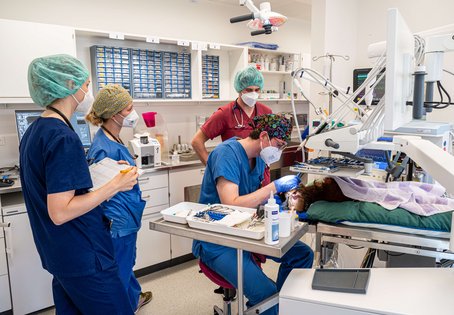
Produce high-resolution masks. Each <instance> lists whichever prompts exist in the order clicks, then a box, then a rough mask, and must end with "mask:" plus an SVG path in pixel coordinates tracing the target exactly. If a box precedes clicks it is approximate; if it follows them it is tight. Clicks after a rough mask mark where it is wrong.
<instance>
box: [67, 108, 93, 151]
mask: <svg viewBox="0 0 454 315" xmlns="http://www.w3.org/2000/svg"><path fill="white" fill-rule="evenodd" d="M70 121H71V125H73V128H74V130H75V131H76V133H77V135H78V136H79V138H80V141H81V142H82V145H83V146H84V148H89V147H90V145H91V138H90V126H89V125H88V123H87V121H86V120H85V115H84V114H82V113H74V114H73V116H72V117H71V119H70Z"/></svg>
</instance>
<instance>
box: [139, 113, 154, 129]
mask: <svg viewBox="0 0 454 315" xmlns="http://www.w3.org/2000/svg"><path fill="white" fill-rule="evenodd" d="M156 114H157V112H147V113H142V117H143V121H144V122H145V125H146V126H147V127H148V128H153V127H154V126H156Z"/></svg>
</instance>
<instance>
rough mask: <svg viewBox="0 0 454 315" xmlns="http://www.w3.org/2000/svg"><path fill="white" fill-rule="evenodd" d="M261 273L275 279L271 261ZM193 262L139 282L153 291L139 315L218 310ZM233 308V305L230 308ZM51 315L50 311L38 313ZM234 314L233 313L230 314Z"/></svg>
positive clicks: (188, 314) (211, 286)
mask: <svg viewBox="0 0 454 315" xmlns="http://www.w3.org/2000/svg"><path fill="white" fill-rule="evenodd" d="M262 266H263V270H264V271H265V273H266V274H267V275H268V277H270V278H271V279H273V280H275V279H276V275H277V270H278V266H279V265H278V264H276V263H275V262H273V261H272V260H267V262H266V263H265V264H264V265H262ZM198 271H199V267H198V264H197V261H196V260H193V261H190V262H187V263H184V264H181V265H178V266H175V267H172V268H168V269H165V270H162V271H158V272H155V273H153V274H151V275H147V276H144V277H141V278H140V279H139V281H140V283H141V285H142V290H143V291H148V290H151V291H152V292H153V300H152V301H151V302H150V303H149V304H148V305H146V306H144V307H143V308H142V309H141V310H140V312H139V313H138V314H140V315H177V314H186V315H212V314H213V305H215V304H217V305H218V306H220V307H222V298H221V295H219V294H215V293H213V290H214V289H215V288H217V286H216V285H215V284H214V283H212V282H211V281H210V280H209V279H208V278H206V277H205V276H204V275H203V274H201V273H199V272H198ZM232 307H233V309H236V308H237V305H236V303H235V302H234V305H233V306H232ZM38 314H40V315H53V314H55V310H54V309H49V310H46V311H43V312H40V313H38ZM234 314H236V312H234Z"/></svg>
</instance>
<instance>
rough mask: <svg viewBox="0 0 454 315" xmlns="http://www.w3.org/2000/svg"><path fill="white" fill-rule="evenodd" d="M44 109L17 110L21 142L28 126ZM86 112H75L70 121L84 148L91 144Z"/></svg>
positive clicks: (18, 132) (17, 124) (17, 123)
mask: <svg viewBox="0 0 454 315" xmlns="http://www.w3.org/2000/svg"><path fill="white" fill-rule="evenodd" d="M42 112H43V110H16V126H17V134H18V136H19V142H20V141H21V140H22V137H23V136H24V134H25V131H26V130H27V129H28V127H29V126H30V125H31V124H32V123H33V122H34V121H35V120H36V119H38V117H39V116H41V114H42ZM84 116H85V115H84V114H81V113H74V115H73V116H72V117H71V119H70V122H71V125H72V126H73V128H74V130H75V131H76V133H77V135H78V136H79V138H80V141H81V142H82V145H83V146H84V148H89V147H90V145H91V138H90V127H89V126H88V123H87V121H86V120H85V118H84Z"/></svg>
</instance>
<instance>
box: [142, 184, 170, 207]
mask: <svg viewBox="0 0 454 315" xmlns="http://www.w3.org/2000/svg"><path fill="white" fill-rule="evenodd" d="M142 199H143V200H145V201H146V203H147V204H146V205H145V208H149V207H155V206H160V205H168V204H169V189H168V188H167V187H164V188H158V189H152V190H145V191H142Z"/></svg>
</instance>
